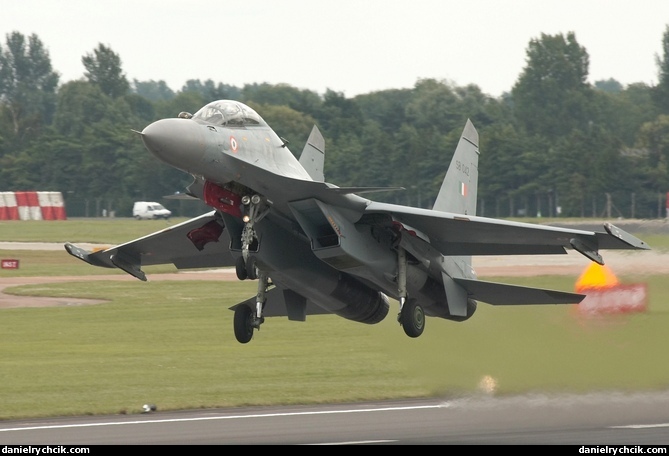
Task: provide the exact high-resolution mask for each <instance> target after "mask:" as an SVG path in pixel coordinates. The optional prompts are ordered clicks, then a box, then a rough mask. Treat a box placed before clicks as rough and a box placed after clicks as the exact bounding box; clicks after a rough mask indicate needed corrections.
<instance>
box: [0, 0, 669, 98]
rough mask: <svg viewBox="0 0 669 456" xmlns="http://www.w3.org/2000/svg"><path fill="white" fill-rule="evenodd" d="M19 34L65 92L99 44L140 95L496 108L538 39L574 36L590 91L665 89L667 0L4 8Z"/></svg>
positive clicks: (151, 0) (64, 0) (258, 1)
mask: <svg viewBox="0 0 669 456" xmlns="http://www.w3.org/2000/svg"><path fill="white" fill-rule="evenodd" d="M2 3H3V5H2V7H1V8H0V46H1V47H2V48H3V49H4V48H5V47H6V36H7V34H9V33H11V32H14V31H18V32H21V33H22V34H24V35H26V36H28V35H31V34H33V33H34V34H36V35H37V36H38V37H39V38H40V40H41V41H42V43H43V44H44V46H45V47H46V49H47V51H48V52H49V56H50V58H51V62H52V66H53V69H54V70H55V71H57V72H58V73H59V74H60V76H61V77H60V82H61V83H65V82H68V81H71V80H75V79H80V78H83V76H84V71H85V70H84V66H83V64H82V63H81V59H82V57H83V56H84V55H86V54H92V53H93V51H94V49H95V48H97V47H98V45H99V44H104V45H105V46H108V47H110V48H111V49H112V50H113V51H114V52H115V53H116V54H118V55H119V57H120V59H121V65H122V68H123V71H124V73H125V75H126V77H127V78H128V80H129V81H130V82H132V81H133V80H135V79H137V80H139V81H149V80H154V81H160V80H163V81H165V82H166V83H167V85H168V86H169V87H170V88H171V89H172V90H174V91H178V90H180V89H181V88H182V86H183V85H184V84H185V82H186V81H187V80H189V79H200V80H202V81H205V80H207V79H211V80H213V81H214V82H215V83H219V82H220V83H223V84H229V85H234V86H237V87H242V86H244V85H245V84H251V83H269V84H280V83H285V84H289V85H291V86H294V87H297V88H299V89H308V90H312V91H315V92H317V93H321V94H323V93H325V91H326V90H333V91H335V92H339V93H343V94H344V95H345V96H346V97H353V96H356V95H359V94H363V93H370V92H374V91H379V90H387V89H402V88H411V87H414V86H415V84H416V82H417V81H419V80H421V79H426V78H433V79H437V80H441V81H446V82H448V83H451V84H453V85H456V86H465V85H468V84H476V85H478V86H479V87H480V88H481V90H482V91H483V92H485V93H487V94H488V95H491V96H493V97H498V96H500V95H502V94H503V93H504V92H508V91H510V90H511V88H512V87H513V85H514V84H515V83H516V81H517V79H518V77H519V76H520V74H521V73H522V71H523V69H524V68H525V66H526V64H527V61H526V58H527V48H528V46H529V43H530V41H531V40H534V39H540V38H541V35H542V34H547V35H557V34H563V35H565V36H566V34H567V33H569V32H574V33H575V35H576V40H577V41H578V43H579V44H580V45H581V46H582V47H584V48H585V50H586V51H587V53H588V55H589V57H590V67H589V78H588V82H590V83H594V82H595V81H599V80H606V79H609V78H613V79H615V80H617V81H618V82H620V83H621V84H623V86H626V85H628V84H632V83H645V84H648V85H655V84H657V80H658V67H657V58H658V57H659V58H663V57H664V55H663V51H662V38H663V35H664V32H665V31H666V30H667V27H668V26H669V0H634V1H628V0H459V1H454V0H410V1H405V0H311V1H309V0H247V1H240V0H236V1H230V0H213V1H211V0H209V1H202V0H190V1H188V0H133V1H129V0H58V1H56V0H2Z"/></svg>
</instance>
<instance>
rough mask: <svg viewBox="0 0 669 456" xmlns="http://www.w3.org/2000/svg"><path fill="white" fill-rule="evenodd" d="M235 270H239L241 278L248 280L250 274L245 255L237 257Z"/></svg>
mask: <svg viewBox="0 0 669 456" xmlns="http://www.w3.org/2000/svg"><path fill="white" fill-rule="evenodd" d="M235 272H237V278H238V279H239V280H246V279H248V278H249V275H248V274H247V273H246V264H245V263H244V257H239V258H237V261H236V262H235Z"/></svg>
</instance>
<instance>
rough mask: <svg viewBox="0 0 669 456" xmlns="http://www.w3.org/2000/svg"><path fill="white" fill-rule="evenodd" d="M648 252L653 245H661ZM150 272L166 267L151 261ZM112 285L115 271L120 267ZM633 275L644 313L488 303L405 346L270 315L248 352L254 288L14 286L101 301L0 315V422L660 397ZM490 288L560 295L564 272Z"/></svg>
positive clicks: (661, 368) (396, 336) (98, 234)
mask: <svg viewBox="0 0 669 456" xmlns="http://www.w3.org/2000/svg"><path fill="white" fill-rule="evenodd" d="M176 222H177V221H175V220H170V221H169V222H165V221H145V222H137V221H134V220H129V219H125V220H124V219H117V220H113V221H111V223H110V222H109V221H108V220H95V219H90V220H72V221H58V222H9V223H5V222H2V223H0V241H37V242H66V241H71V242H79V243H82V242H91V243H103V242H105V240H106V241H107V242H109V243H110V244H113V243H118V242H123V241H127V240H129V239H132V238H135V237H138V236H142V235H144V234H147V233H149V232H153V231H156V230H158V229H162V228H164V227H165V226H168V225H169V224H173V223H176ZM644 240H646V241H647V242H648V243H649V244H650V245H651V246H653V247H654V248H655V247H656V246H658V243H659V245H667V241H666V240H665V239H664V238H663V237H662V236H657V237H656V239H655V240H654V241H653V242H651V240H650V239H649V236H644ZM7 256H10V257H18V258H19V259H20V261H21V266H20V269H18V270H0V281H1V280H2V279H3V278H7V277H10V276H12V275H23V276H25V275H32V276H43V275H46V276H49V275H81V276H84V275H92V274H99V273H103V274H109V273H110V272H113V271H111V270H107V269H102V268H94V267H92V266H89V265H87V264H85V263H83V262H81V261H79V260H77V259H75V258H73V257H70V256H69V255H67V253H66V252H65V250H64V249H63V250H62V251H28V250H23V251H2V250H0V257H2V258H6V257H7ZM156 268H162V269H156V270H152V271H151V272H152V273H160V272H172V271H174V268H172V267H166V266H160V267H156ZM119 274H121V275H125V273H122V272H119ZM618 278H619V279H620V280H621V281H622V282H638V281H644V282H646V283H647V284H648V290H649V294H650V300H649V310H648V311H647V312H646V313H643V314H629V315H619V316H608V317H599V318H596V319H595V318H584V317H582V316H579V315H578V313H577V312H576V308H575V306H522V307H521V306H519V307H506V308H500V307H493V306H489V305H487V304H483V303H479V308H478V311H477V313H476V314H475V315H474V316H473V317H472V318H471V319H470V320H468V321H466V322H463V323H455V322H451V321H446V320H438V319H434V318H430V319H428V321H427V326H426V330H425V333H424V334H423V335H422V336H421V337H420V338H418V339H410V338H408V337H407V336H406V335H405V334H404V332H403V331H402V329H401V328H400V327H399V324H398V323H397V321H396V319H395V315H396V312H397V307H396V303H393V307H392V308H391V312H390V314H389V315H388V317H387V318H386V319H385V320H384V321H383V322H382V323H380V324H378V325H374V326H367V325H362V324H360V323H354V322H350V321H347V320H344V319H342V318H339V317H335V316H311V317H308V318H307V321H306V322H290V321H288V320H287V319H285V318H270V319H268V320H267V322H266V323H265V324H264V325H263V326H262V329H261V331H259V332H257V333H256V334H255V336H254V339H253V340H252V341H251V342H250V343H249V344H246V345H241V344H239V343H237V342H236V340H235V338H234V335H233V331H232V316H233V313H232V312H231V311H230V310H228V307H230V306H232V305H234V304H236V303H237V302H239V301H241V300H243V299H246V298H248V297H250V296H252V295H254V294H255V282H248V281H247V282H214V281H169V282H157V281H154V282H152V281H149V282H141V281H123V282H116V281H111V280H106V281H105V280H100V281H97V280H94V281H90V280H82V281H81V282H75V283H66V284H65V283H51V284H41V285H30V286H21V287H14V288H12V290H10V291H11V292H12V293H15V294H25V295H47V296H67V297H87V298H97V299H104V300H106V302H105V303H102V304H97V305H90V306H65V307H50V308H16V309H3V310H0V315H1V319H0V346H1V347H2V351H0V366H1V367H0V380H1V381H2V385H3V388H2V389H0V419H10V418H22V417H37V416H55V415H85V414H110V413H111V414H113V413H140V412H141V407H142V405H143V404H145V403H153V404H156V405H157V407H158V409H159V410H167V409H181V408H202V407H221V406H226V407H228V406H242V405H254V404H302V403H318V402H348V401H360V400H375V399H391V398H403V397H421V396H462V395H472V394H498V395H505V394H518V393H526V392H543V393H553V392H564V391H569V392H586V391H595V390H597V391H601V390H617V391H632V390H635V391H636V390H658V389H666V388H667V387H669V363H667V362H666V349H667V345H668V341H669V338H668V337H667V335H666V328H667V327H669V299H668V297H669V281H667V280H666V278H665V277H663V276H636V277H635V276H629V277H618ZM495 280H498V281H503V282H509V283H520V284H524V285H532V286H540V287H545V288H554V289H561V290H572V289H573V287H574V283H575V280H576V277H564V276H560V277H558V276H555V277H552V276H540V277H532V278H518V277H514V278H503V277H501V278H495Z"/></svg>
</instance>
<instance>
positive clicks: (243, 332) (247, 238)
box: [234, 195, 271, 344]
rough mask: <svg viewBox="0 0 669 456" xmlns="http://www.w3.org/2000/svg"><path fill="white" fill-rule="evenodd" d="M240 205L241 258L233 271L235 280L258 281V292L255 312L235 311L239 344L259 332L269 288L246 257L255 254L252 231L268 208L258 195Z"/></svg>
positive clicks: (246, 308) (266, 279)
mask: <svg viewBox="0 0 669 456" xmlns="http://www.w3.org/2000/svg"><path fill="white" fill-rule="evenodd" d="M242 204H243V205H244V206H245V207H246V209H245V211H244V212H245V214H244V216H243V220H244V229H243V230H242V239H241V240H242V256H240V257H239V258H237V262H236V264H235V271H236V273H237V278H238V279H239V280H246V279H251V280H256V279H257V280H258V292H257V294H256V308H255V311H254V309H252V308H251V307H250V306H248V305H246V304H240V305H238V306H237V307H236V308H235V317H234V330H235V337H236V338H237V341H239V342H240V343H242V344H245V343H247V342H249V341H250V340H251V339H252V338H253V330H254V329H258V330H259V329H260V325H261V324H262V323H263V322H264V321H265V317H263V315H262V311H263V307H264V306H265V301H266V298H265V294H266V293H267V291H268V289H269V287H270V286H271V283H270V280H269V277H268V276H267V274H266V273H265V272H263V271H261V270H259V269H258V266H257V264H256V259H255V257H254V256H253V255H251V254H250V252H251V251H254V252H255V251H257V250H258V244H259V240H258V236H257V234H256V231H255V228H254V226H255V223H257V222H259V221H260V220H261V219H262V218H263V217H264V216H265V215H266V214H267V212H268V210H269V208H268V207H267V206H266V205H264V204H263V199H262V198H261V197H260V195H253V196H243V197H242Z"/></svg>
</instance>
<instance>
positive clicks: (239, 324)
mask: <svg viewBox="0 0 669 456" xmlns="http://www.w3.org/2000/svg"><path fill="white" fill-rule="evenodd" d="M252 320H253V310H252V309H251V308H250V307H249V306H247V305H244V304H241V305H239V306H237V307H236V308H235V318H234V329H235V337H236V338H237V342H239V343H240V344H246V343H248V342H249V341H250V340H251V339H252V338H253V326H252V325H251V321H252Z"/></svg>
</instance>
